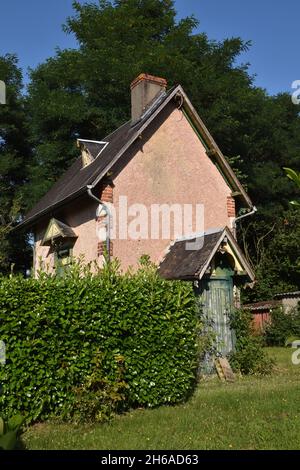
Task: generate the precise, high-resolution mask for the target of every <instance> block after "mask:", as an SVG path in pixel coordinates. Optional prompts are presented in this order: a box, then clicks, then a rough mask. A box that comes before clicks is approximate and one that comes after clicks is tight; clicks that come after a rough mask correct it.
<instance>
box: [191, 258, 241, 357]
mask: <svg viewBox="0 0 300 470" xmlns="http://www.w3.org/2000/svg"><path fill="white" fill-rule="evenodd" d="M225 261H226V258H223V257H222V258H218V260H217V264H216V269H215V270H214V273H213V275H212V276H211V277H207V278H205V279H203V280H202V281H200V283H199V290H198V295H199V300H200V305H201V309H202V312H203V315H204V318H206V319H207V324H208V327H209V328H210V329H211V330H213V331H214V334H215V336H216V339H215V345H214V353H215V354H217V355H218V354H220V355H222V356H226V355H227V354H228V353H229V352H231V351H232V350H233V349H234V332H233V331H232V330H231V328H230V314H231V311H232V307H233V274H234V272H233V270H232V269H231V267H230V265H229V264H228V263H226V262H225Z"/></svg>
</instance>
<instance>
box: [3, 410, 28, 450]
mask: <svg viewBox="0 0 300 470" xmlns="http://www.w3.org/2000/svg"><path fill="white" fill-rule="evenodd" d="M23 422H24V418H23V416H21V415H15V416H13V417H11V418H10V419H9V420H8V421H7V422H5V421H4V420H3V418H1V417H0V450H1V449H2V450H14V449H15V447H16V445H17V437H18V434H19V432H20V428H21V426H22V424H23Z"/></svg>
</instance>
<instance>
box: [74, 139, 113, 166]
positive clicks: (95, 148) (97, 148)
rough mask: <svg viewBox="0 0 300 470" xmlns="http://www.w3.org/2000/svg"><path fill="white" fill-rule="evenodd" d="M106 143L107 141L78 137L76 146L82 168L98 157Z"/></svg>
mask: <svg viewBox="0 0 300 470" xmlns="http://www.w3.org/2000/svg"><path fill="white" fill-rule="evenodd" d="M107 145H108V142H101V141H97V140H85V139H78V140H77V147H78V148H80V150H81V158H82V168H85V167H87V166H88V165H90V164H91V163H93V161H94V160H96V158H98V157H99V155H100V154H101V153H102V152H103V150H104V149H105V148H106V147H107Z"/></svg>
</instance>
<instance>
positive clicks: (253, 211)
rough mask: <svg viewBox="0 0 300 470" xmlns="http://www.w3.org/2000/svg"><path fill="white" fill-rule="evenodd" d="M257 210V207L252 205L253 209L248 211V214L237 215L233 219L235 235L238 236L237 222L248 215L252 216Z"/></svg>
mask: <svg viewBox="0 0 300 470" xmlns="http://www.w3.org/2000/svg"><path fill="white" fill-rule="evenodd" d="M256 212H257V207H255V206H253V207H252V210H251V211H250V212H247V214H244V215H241V216H240V217H236V218H235V219H234V221H233V224H232V225H233V227H232V228H233V233H234V236H236V226H237V222H239V221H240V220H242V219H245V218H246V217H250V215H254V214H255V213H256Z"/></svg>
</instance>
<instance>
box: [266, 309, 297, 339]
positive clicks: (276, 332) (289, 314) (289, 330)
mask: <svg viewBox="0 0 300 470" xmlns="http://www.w3.org/2000/svg"><path fill="white" fill-rule="evenodd" d="M264 335H265V341H266V344H267V346H285V345H286V342H287V341H288V340H289V339H290V338H293V337H294V338H300V305H299V306H298V308H295V309H290V310H288V311H286V310H283V309H281V308H277V309H274V310H272V312H271V322H270V323H269V324H268V325H267V326H266V328H265V332H264Z"/></svg>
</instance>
